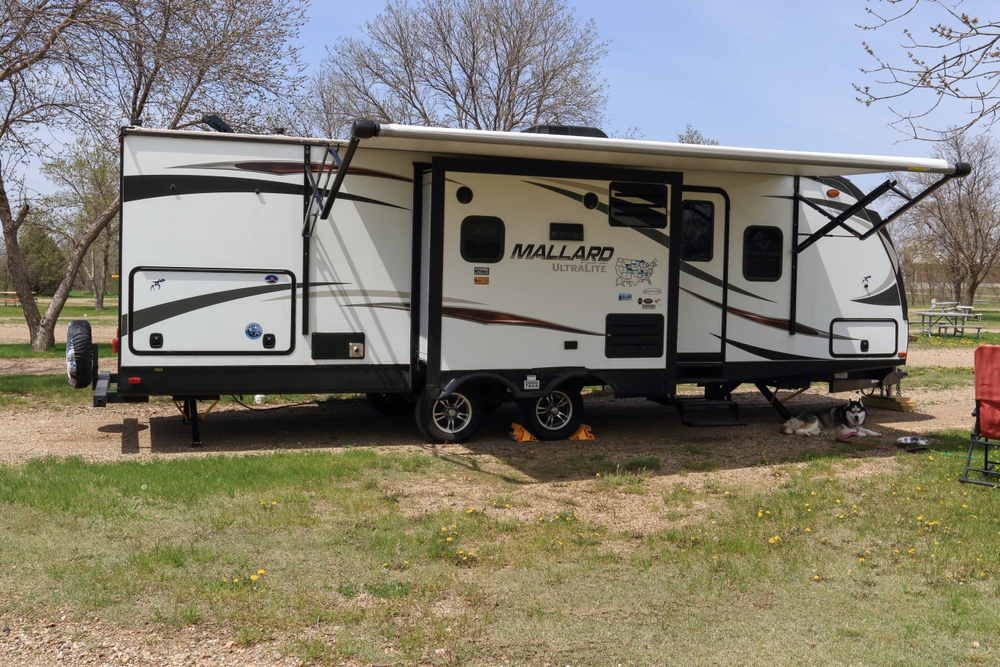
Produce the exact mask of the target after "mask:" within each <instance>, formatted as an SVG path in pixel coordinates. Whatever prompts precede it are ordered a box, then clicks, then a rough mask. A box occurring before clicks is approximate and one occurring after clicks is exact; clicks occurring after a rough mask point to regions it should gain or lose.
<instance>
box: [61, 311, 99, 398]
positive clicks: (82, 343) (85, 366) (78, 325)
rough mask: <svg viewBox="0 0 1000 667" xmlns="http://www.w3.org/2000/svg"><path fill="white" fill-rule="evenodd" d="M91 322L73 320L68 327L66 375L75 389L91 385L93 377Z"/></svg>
mask: <svg viewBox="0 0 1000 667" xmlns="http://www.w3.org/2000/svg"><path fill="white" fill-rule="evenodd" d="M91 341H92V336H91V333H90V322H88V321H87V320H73V321H72V322H70V323H69V327H67V329H66V376H67V377H68V378H69V386H71V387H73V388H74V389H83V388H85V387H89V386H90V383H91V381H92V380H93V379H94V378H93V364H94V360H93V358H92V357H91V352H92V348H91Z"/></svg>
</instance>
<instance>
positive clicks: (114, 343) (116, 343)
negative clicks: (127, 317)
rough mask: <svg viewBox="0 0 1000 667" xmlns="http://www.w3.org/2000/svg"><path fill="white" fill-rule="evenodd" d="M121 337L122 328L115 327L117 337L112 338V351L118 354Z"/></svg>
mask: <svg viewBox="0 0 1000 667" xmlns="http://www.w3.org/2000/svg"><path fill="white" fill-rule="evenodd" d="M120 337H121V328H116V329H115V337H114V338H112V339H111V351H112V352H114V353H115V354H118V347H119V345H120V342H119V339H120Z"/></svg>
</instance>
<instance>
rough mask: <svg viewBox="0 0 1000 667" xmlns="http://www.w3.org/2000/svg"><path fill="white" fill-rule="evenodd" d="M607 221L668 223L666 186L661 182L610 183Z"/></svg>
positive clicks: (617, 223) (651, 225)
mask: <svg viewBox="0 0 1000 667" xmlns="http://www.w3.org/2000/svg"><path fill="white" fill-rule="evenodd" d="M608 189H609V198H608V223H609V224H610V225H611V226H612V227H645V228H650V229H665V228H666V226H667V186H665V185H662V184H660V183H611V185H610V186H609V188H608Z"/></svg>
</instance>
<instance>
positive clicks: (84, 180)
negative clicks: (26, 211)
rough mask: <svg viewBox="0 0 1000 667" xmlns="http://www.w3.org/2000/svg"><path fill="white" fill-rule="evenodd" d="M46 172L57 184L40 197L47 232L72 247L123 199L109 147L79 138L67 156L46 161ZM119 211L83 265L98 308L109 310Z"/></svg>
mask: <svg viewBox="0 0 1000 667" xmlns="http://www.w3.org/2000/svg"><path fill="white" fill-rule="evenodd" d="M42 173H43V174H44V175H45V176H46V177H47V178H48V179H49V181H51V182H52V183H53V184H54V185H55V186H56V188H57V190H56V192H55V193H54V194H52V195H49V196H47V197H43V198H42V199H41V202H40V203H41V206H42V209H43V210H44V211H45V212H46V215H44V216H41V222H40V223H39V224H41V225H43V226H44V228H45V229H46V231H47V232H48V233H49V234H51V235H52V236H54V237H55V238H58V239H60V240H61V242H62V245H64V246H65V247H67V248H73V247H74V246H75V245H76V242H77V239H78V238H79V237H80V235H81V234H82V233H83V232H85V231H86V229H87V227H88V226H89V223H90V222H91V221H92V220H94V219H95V218H97V217H99V216H100V215H101V214H102V213H103V212H104V211H106V210H108V209H109V207H111V205H112V203H113V202H115V201H116V199H117V197H118V159H117V156H116V155H115V152H114V151H113V149H112V148H111V147H109V146H100V145H97V144H95V143H93V142H92V141H89V140H87V139H83V138H81V139H78V140H77V142H76V143H75V144H74V145H73V146H71V147H70V149H69V151H68V153H67V154H66V155H65V156H61V157H57V158H54V159H51V160H49V161H47V162H46V163H45V164H44V165H43V166H42ZM117 220H118V216H117V215H115V216H114V218H113V219H112V221H111V223H110V224H108V225H107V226H106V227H105V228H104V230H103V231H101V232H100V234H99V236H98V237H97V239H96V240H95V243H93V244H92V245H91V247H90V249H89V250H88V252H87V255H86V258H85V260H84V262H83V263H82V264H81V268H82V269H83V271H84V273H85V274H86V276H87V281H88V282H89V283H90V288H91V290H92V291H93V293H94V308H95V309H96V310H103V309H104V292H105V290H106V288H107V283H108V277H109V275H110V273H111V268H112V263H111V262H112V259H114V258H115V257H116V255H117V253H116V251H115V246H116V241H117V231H116V227H117V224H116V223H117Z"/></svg>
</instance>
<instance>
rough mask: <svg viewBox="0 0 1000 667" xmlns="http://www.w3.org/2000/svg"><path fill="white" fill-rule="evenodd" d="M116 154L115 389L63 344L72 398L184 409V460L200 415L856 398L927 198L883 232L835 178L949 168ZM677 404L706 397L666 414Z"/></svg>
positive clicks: (567, 151) (178, 140)
mask: <svg viewBox="0 0 1000 667" xmlns="http://www.w3.org/2000/svg"><path fill="white" fill-rule="evenodd" d="M121 160H122V162H121V202H122V203H121V271H120V275H121V277H122V278H121V306H120V341H121V342H120V354H119V357H118V367H117V368H116V369H115V370H114V371H111V372H98V371H97V369H96V365H94V366H91V365H90V362H89V361H88V360H87V358H86V357H87V353H88V352H90V347H89V341H88V340H86V336H84V335H83V334H82V333H81V332H80V330H78V331H76V332H74V336H71V338H72V339H73V341H74V342H75V345H70V346H69V347H70V348H74V349H75V350H76V354H77V358H76V362H77V363H76V364H75V366H74V368H75V369H76V372H77V373H78V374H79V376H78V377H77V382H75V383H74V384H75V385H77V386H79V385H86V384H88V383H90V381H91V374H92V375H93V383H94V386H95V398H94V401H95V405H104V404H105V403H106V402H109V401H110V402H116V401H145V400H148V397H149V396H154V395H164V396H173V397H175V400H178V401H184V404H185V406H186V409H185V414H186V415H188V416H190V418H191V421H192V425H193V426H194V440H195V442H197V441H198V439H199V436H198V431H197V425H198V422H197V420H198V412H197V401H199V400H208V399H211V398H217V397H218V396H219V395H223V394H275V393H293V392H294V393H304V392H310V393H317V392H331V393H332V392H364V393H367V394H369V395H370V398H371V399H372V401H373V404H374V405H375V406H376V407H377V408H379V409H381V410H383V411H387V412H391V411H397V410H398V411H400V412H402V411H404V410H406V409H408V408H410V407H412V406H413V405H414V403H415V404H416V418H417V424H418V426H419V427H420V429H421V431H422V432H423V433H424V435H425V436H427V437H428V438H431V439H434V440H438V441H445V440H451V441H464V440H467V439H468V438H470V437H472V436H473V434H474V433H475V432H476V430H477V429H478V428H479V426H480V424H481V423H482V417H483V413H484V410H488V409H490V408H491V407H493V406H494V405H496V404H498V403H500V402H502V401H504V400H516V401H517V402H518V404H519V408H520V419H521V421H522V422H523V423H524V424H525V426H526V427H527V428H528V429H529V430H530V431H531V432H532V433H534V434H535V435H536V436H538V437H540V438H544V439H558V438H563V437H567V436H568V435H570V434H571V433H572V432H573V431H574V430H575V429H576V428H577V426H578V425H579V423H580V419H581V417H582V410H583V404H582V401H581V399H580V390H581V388H582V387H585V386H592V385H603V386H608V387H610V388H611V389H612V390H613V391H614V393H615V395H616V396H619V397H625V396H633V397H634V396H640V397H648V398H650V399H652V400H656V401H659V402H661V403H664V404H674V405H676V406H677V408H678V409H679V410H680V411H681V415H682V418H684V419H685V423H693V424H696V425H702V424H717V423H739V422H738V417H737V414H736V409H735V404H733V403H732V402H731V401H730V396H729V394H730V392H731V390H732V389H733V388H734V387H736V386H737V385H739V384H742V383H753V384H756V385H757V386H758V387H759V388H760V389H761V391H763V392H764V393H765V395H770V389H769V387H803V386H808V385H809V383H810V382H816V381H828V382H830V383H831V389H832V390H844V389H857V388H860V387H869V386H872V385H873V384H878V383H880V382H883V381H885V380H886V379H887V378H892V377H898V376H893V373H894V371H895V369H896V367H897V366H898V365H900V364H902V363H905V357H906V346H907V313H906V299H905V295H904V293H903V283H902V279H901V275H900V270H899V262H898V259H897V257H896V253H895V251H894V249H893V246H892V242H891V240H890V239H889V235H888V233H887V231H886V224H887V223H888V222H889V221H891V220H892V219H894V218H895V217H896V216H898V215H899V214H900V213H901V212H902V211H903V210H905V209H906V208H907V207H909V206H911V205H912V204H913V203H915V202H916V201H918V200H919V199H920V198H921V197H923V196H926V194H927V192H929V191H930V190H932V189H933V187H932V188H930V189H929V190H928V191H927V192H924V193H921V194H920V195H918V196H917V197H915V198H913V199H911V200H910V201H909V202H908V203H906V204H905V205H904V206H903V207H902V209H900V211H897V212H896V213H894V214H893V215H891V216H887V217H886V218H882V217H880V216H879V215H878V213H876V212H874V211H873V210H871V209H870V208H869V206H870V205H871V203H872V202H873V201H874V200H875V199H876V198H877V197H879V196H881V195H883V194H884V193H886V192H887V191H889V190H890V189H895V188H894V185H895V183H894V181H893V180H892V179H891V178H889V180H887V181H886V182H885V183H884V184H883V185H881V186H879V187H878V188H876V189H875V190H873V191H872V192H871V193H869V194H867V195H866V194H864V193H862V192H861V191H860V190H859V189H858V188H857V187H855V186H854V185H853V184H852V183H851V182H850V181H848V180H847V178H846V176H850V175H852V174H869V173H889V174H891V172H896V171H923V172H934V173H938V174H941V175H942V178H941V180H940V181H939V182H938V183H937V185H940V183H943V182H944V181H946V180H947V179H949V178H952V177H956V176H964V175H965V174H967V173H968V172H969V166H968V165H965V164H961V163H960V164H949V163H947V162H945V161H943V160H936V159H926V158H899V157H875V156H864V155H841V154H826V153H803V152H790V151H776V150H757V149H741V148H727V147H719V146H697V145H685V144H671V143H660V142H651V141H632V140H620V139H609V138H606V137H604V136H603V134H602V133H600V132H599V131H597V130H592V129H589V128H571V127H563V126H553V127H540V128H533V129H532V131H529V132H526V133H508V132H482V131H473V130H456V129H442V128H423V127H408V126H400V125H389V124H383V125H377V124H375V123H373V122H369V121H358V122H356V123H355V125H354V129H353V132H352V136H351V138H350V140H348V141H344V142H339V143H338V142H330V141H325V140H316V139H300V138H292V137H285V136H248V135H240V134H227V133H209V132H177V131H159V130H149V129H143V128H141V127H126V128H124V129H123V130H122V133H121ZM934 187H936V185H935V186H934ZM94 357H95V358H96V355H94ZM81 380H82V381H81ZM682 383H697V384H699V385H702V386H704V387H705V397H704V399H701V400H697V401H690V400H689V401H681V400H675V398H674V397H675V393H676V387H677V386H678V385H679V384H682ZM772 402H773V403H774V404H775V407H776V408H778V409H779V411H783V410H784V408H783V407H781V405H780V404H779V403H777V402H774V401H772ZM696 408H712V409H721V410H722V411H723V412H724V413H726V415H727V418H726V419H720V418H718V417H711V416H709V417H707V418H705V417H702V418H698V417H696V416H695V415H696V413H695V412H694V410H695V409H696ZM729 408H732V415H731V416H730V415H729V414H728V409H729ZM703 412H708V411H707V410H706V411H703Z"/></svg>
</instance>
